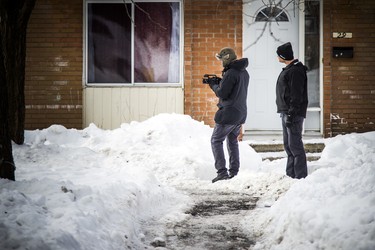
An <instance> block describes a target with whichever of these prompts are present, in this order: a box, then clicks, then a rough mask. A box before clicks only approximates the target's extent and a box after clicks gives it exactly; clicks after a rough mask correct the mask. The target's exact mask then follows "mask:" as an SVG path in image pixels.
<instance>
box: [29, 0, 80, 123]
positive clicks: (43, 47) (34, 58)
mask: <svg viewBox="0 0 375 250" xmlns="http://www.w3.org/2000/svg"><path fill="white" fill-rule="evenodd" d="M82 22H83V20H82V1H76V0H37V1H36V5H35V8H34V11H33V12H32V15H31V18H30V21H29V25H28V33H27V50H26V83H25V101H26V122H25V127H26V129H41V128H46V127H49V126H50V125H52V124H61V125H64V126H65V127H68V128H72V127H74V128H81V127H82Z"/></svg>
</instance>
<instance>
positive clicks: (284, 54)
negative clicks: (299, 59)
mask: <svg viewBox="0 0 375 250" xmlns="http://www.w3.org/2000/svg"><path fill="white" fill-rule="evenodd" d="M276 53H277V55H278V56H279V57H281V58H282V59H284V60H288V61H290V60H293V59H294V56H293V49H292V44H291V43H290V42H287V43H285V44H283V45H280V46H279V47H278V48H277V51H276Z"/></svg>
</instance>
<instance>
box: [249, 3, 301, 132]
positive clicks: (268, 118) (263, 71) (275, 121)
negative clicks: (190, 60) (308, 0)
mask: <svg viewBox="0 0 375 250" xmlns="http://www.w3.org/2000/svg"><path fill="white" fill-rule="evenodd" d="M271 2H272V1H262V0H251V1H246V0H245V1H244V19H243V25H244V27H243V32H244V33H243V49H244V51H243V56H244V57H247V58H248V59H249V67H248V71H249V74H250V83H249V89H248V103H247V105H248V117H247V121H246V123H245V126H244V128H245V130H252V131H257V130H263V131H264V130H266V131H279V130H281V129H282V128H281V121H280V116H279V114H277V113H276V102H275V98H276V92H275V86H276V81H277V77H278V75H279V74H280V72H281V70H282V68H283V67H284V66H285V65H284V64H281V63H279V62H278V60H277V54H276V49H277V47H278V46H280V45H281V44H283V43H286V42H291V43H292V46H293V51H294V57H295V58H298V52H299V42H298V41H299V40H298V38H299V33H298V14H299V13H298V12H299V10H298V7H296V6H294V5H293V2H291V1H290V0H285V1H277V2H278V3H279V2H280V4H279V5H277V6H275V3H272V4H270V3H271ZM275 2H276V1H275Z"/></svg>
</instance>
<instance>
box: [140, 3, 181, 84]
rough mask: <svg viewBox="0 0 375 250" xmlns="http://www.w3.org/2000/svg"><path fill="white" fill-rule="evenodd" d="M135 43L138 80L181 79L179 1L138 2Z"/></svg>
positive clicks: (168, 80)
mask: <svg viewBox="0 0 375 250" xmlns="http://www.w3.org/2000/svg"><path fill="white" fill-rule="evenodd" d="M134 46H135V48H134V70H135V72H134V81H135V82H138V83H139V82H145V83H150V82H160V83H163V82H164V83H177V82H179V78H180V73H179V72H180V54H179V53H180V52H179V51H180V47H179V46H180V6H179V3H178V2H176V3H166V2H164V3H156V2H153V3H136V6H135V34H134Z"/></svg>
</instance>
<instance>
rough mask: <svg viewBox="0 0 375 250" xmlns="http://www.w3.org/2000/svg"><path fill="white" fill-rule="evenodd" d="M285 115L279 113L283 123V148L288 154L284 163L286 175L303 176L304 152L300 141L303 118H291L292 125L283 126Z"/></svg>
mask: <svg viewBox="0 0 375 250" xmlns="http://www.w3.org/2000/svg"><path fill="white" fill-rule="evenodd" d="M286 118H287V115H286V114H281V119H282V125H283V140H284V149H285V151H286V154H287V155H288V161H287V163H286V175H288V176H290V177H292V178H297V179H301V178H305V177H306V176H307V163H306V153H305V149H304V147H303V142H302V129H303V120H304V119H305V118H303V117H302V116H297V117H294V118H293V125H292V127H290V128H287V127H286V126H285V122H286Z"/></svg>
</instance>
